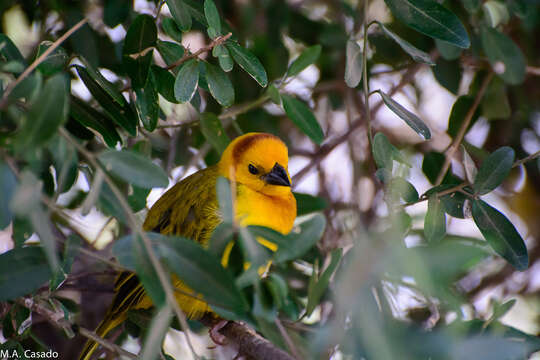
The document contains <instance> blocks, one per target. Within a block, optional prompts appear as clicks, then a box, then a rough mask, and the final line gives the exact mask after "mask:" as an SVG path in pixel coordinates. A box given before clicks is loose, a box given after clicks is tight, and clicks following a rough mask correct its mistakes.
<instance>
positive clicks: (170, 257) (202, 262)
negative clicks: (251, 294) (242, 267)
mask: <svg viewBox="0 0 540 360" xmlns="http://www.w3.org/2000/svg"><path fill="white" fill-rule="evenodd" d="M148 235H149V236H151V238H153V239H155V241H158V242H159V253H160V255H161V257H162V259H163V260H164V261H165V263H166V264H167V265H168V267H169V269H170V270H172V271H173V272H174V274H176V275H177V276H178V277H179V278H180V279H182V281H184V282H185V283H186V284H187V285H188V286H189V287H190V288H192V289H193V290H194V291H195V292H197V293H201V294H202V295H203V298H204V299H205V300H206V301H208V303H209V304H210V305H211V306H212V310H214V311H216V312H217V313H218V314H220V315H221V316H223V317H225V318H227V319H231V318H232V319H234V318H239V317H241V316H243V314H244V313H245V312H246V310H247V309H248V307H247V303H246V301H245V299H244V296H243V295H242V293H241V292H240V290H239V289H238V288H237V287H236V285H235V281H234V278H233V277H232V275H231V273H230V272H229V271H228V270H227V269H225V268H223V267H222V266H221V263H220V262H219V260H218V259H216V258H215V257H213V256H212V255H210V253H209V252H208V251H206V250H205V249H204V248H203V247H202V246H201V245H200V244H198V243H196V242H194V241H192V240H188V239H185V238H181V237H172V236H169V237H166V236H163V235H159V234H154V233H152V234H148Z"/></svg>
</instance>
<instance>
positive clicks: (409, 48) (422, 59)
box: [377, 21, 435, 65]
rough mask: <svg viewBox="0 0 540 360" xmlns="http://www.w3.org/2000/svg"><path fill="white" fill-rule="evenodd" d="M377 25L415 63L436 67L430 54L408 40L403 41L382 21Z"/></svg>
mask: <svg viewBox="0 0 540 360" xmlns="http://www.w3.org/2000/svg"><path fill="white" fill-rule="evenodd" d="M377 24H379V27H380V28H381V29H382V31H383V32H384V33H385V34H386V36H388V37H389V38H390V39H392V40H394V41H395V42H396V43H397V44H398V45H399V46H400V47H401V48H402V49H403V50H404V51H405V52H406V53H407V54H409V55H410V56H411V57H412V58H413V60H414V61H416V62H419V63H424V64H428V65H435V63H434V62H433V60H431V57H430V56H429V54H428V53H426V52H424V51H422V50H420V49H418V48H416V47H414V46H413V45H412V44H411V43H409V42H408V41H407V40H405V39H402V38H401V37H399V36H398V35H397V34H395V33H394V32H392V31H390V29H388V28H387V27H386V26H384V25H383V24H382V23H381V22H380V21H377Z"/></svg>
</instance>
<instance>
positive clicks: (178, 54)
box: [156, 40, 184, 65]
mask: <svg viewBox="0 0 540 360" xmlns="http://www.w3.org/2000/svg"><path fill="white" fill-rule="evenodd" d="M156 48H157V50H158V51H159V53H160V55H161V57H162V58H163V60H164V61H165V64H167V65H172V64H173V63H174V62H175V61H177V60H179V59H181V58H182V56H183V55H184V47H183V46H182V45H178V44H176V43H173V42H170V41H161V40H158V41H157V43H156Z"/></svg>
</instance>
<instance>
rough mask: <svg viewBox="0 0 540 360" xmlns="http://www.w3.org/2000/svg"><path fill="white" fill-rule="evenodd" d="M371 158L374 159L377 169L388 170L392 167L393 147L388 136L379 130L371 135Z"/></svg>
mask: <svg viewBox="0 0 540 360" xmlns="http://www.w3.org/2000/svg"><path fill="white" fill-rule="evenodd" d="M372 146H373V159H374V160H375V164H377V167H378V168H379V169H382V168H384V169H388V170H389V171H392V167H393V165H394V160H393V155H392V154H393V147H394V145H392V144H391V143H390V141H388V138H387V137H386V135H384V134H383V133H381V132H378V133H376V134H375V136H374V137H373V145H372Z"/></svg>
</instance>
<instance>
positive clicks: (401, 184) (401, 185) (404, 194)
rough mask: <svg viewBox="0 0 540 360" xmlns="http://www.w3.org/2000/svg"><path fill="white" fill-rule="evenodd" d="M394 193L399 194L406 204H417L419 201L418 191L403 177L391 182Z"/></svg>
mask: <svg viewBox="0 0 540 360" xmlns="http://www.w3.org/2000/svg"><path fill="white" fill-rule="evenodd" d="M390 188H391V189H392V191H394V192H396V193H397V194H399V196H400V197H401V198H402V199H403V200H404V201H405V202H415V201H417V200H418V191H416V189H415V188H414V186H413V185H412V184H411V183H410V182H408V181H407V180H405V179H404V178H402V177H395V178H393V179H392V181H391V182H390Z"/></svg>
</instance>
